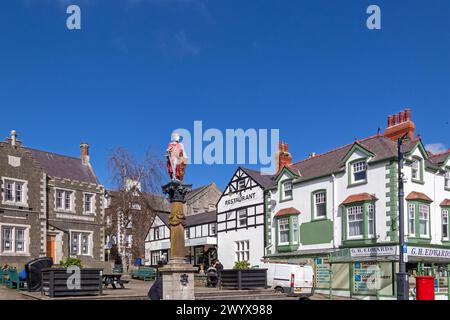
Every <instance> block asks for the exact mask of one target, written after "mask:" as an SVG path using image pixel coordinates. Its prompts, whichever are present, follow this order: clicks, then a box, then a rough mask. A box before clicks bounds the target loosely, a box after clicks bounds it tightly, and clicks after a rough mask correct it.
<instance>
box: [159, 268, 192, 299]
mask: <svg viewBox="0 0 450 320" xmlns="http://www.w3.org/2000/svg"><path fill="white" fill-rule="evenodd" d="M159 271H160V272H161V274H162V277H163V300H194V299H195V294H194V282H195V280H194V275H195V274H196V273H197V271H198V269H197V268H195V267H193V266H192V265H190V264H187V263H186V262H184V261H182V260H171V261H170V262H169V263H168V264H167V265H166V266H164V267H163V268H161V269H160V270H159Z"/></svg>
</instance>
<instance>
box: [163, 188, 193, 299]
mask: <svg viewBox="0 0 450 320" xmlns="http://www.w3.org/2000/svg"><path fill="white" fill-rule="evenodd" d="M191 189H192V186H191V185H186V184H183V183H182V182H181V181H171V182H170V183H169V184H167V185H165V186H163V192H164V193H165V194H167V195H168V196H169V201H170V203H171V212H170V217H169V225H170V259H169V263H168V264H167V266H165V267H164V268H161V269H160V272H161V273H162V277H163V300H194V299H195V295H194V281H195V280H194V274H195V273H197V268H194V267H192V265H190V264H188V263H187V262H186V260H185V252H186V249H185V243H184V227H185V225H186V214H185V212H184V211H185V209H184V203H185V202H186V200H185V196H186V194H187V193H188V192H189V191H190V190H191Z"/></svg>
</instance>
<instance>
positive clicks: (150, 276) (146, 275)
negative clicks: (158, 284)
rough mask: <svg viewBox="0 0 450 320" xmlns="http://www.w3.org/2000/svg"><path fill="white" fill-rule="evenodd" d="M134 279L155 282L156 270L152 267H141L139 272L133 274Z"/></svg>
mask: <svg viewBox="0 0 450 320" xmlns="http://www.w3.org/2000/svg"><path fill="white" fill-rule="evenodd" d="M131 277H132V278H133V279H142V280H144V281H147V280H155V278H156V269H155V268H152V267H139V268H138V269H137V270H135V271H132V272H131Z"/></svg>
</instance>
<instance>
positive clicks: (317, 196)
mask: <svg viewBox="0 0 450 320" xmlns="http://www.w3.org/2000/svg"><path fill="white" fill-rule="evenodd" d="M319 205H325V214H324V215H319ZM314 206H315V208H314V209H315V210H314V217H315V219H325V218H326V217H327V192H326V191H325V190H324V191H317V192H316V193H314Z"/></svg>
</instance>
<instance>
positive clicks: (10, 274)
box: [3, 269, 26, 290]
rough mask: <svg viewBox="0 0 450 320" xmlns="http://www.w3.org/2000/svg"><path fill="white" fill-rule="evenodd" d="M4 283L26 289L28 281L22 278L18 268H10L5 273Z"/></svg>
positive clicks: (11, 287) (15, 287)
mask: <svg viewBox="0 0 450 320" xmlns="http://www.w3.org/2000/svg"><path fill="white" fill-rule="evenodd" d="M3 278H4V280H3V281H4V283H5V284H6V286H7V287H8V288H10V289H17V290H26V285H25V284H26V281H24V280H20V277H19V273H18V272H17V270H16V269H8V270H7V271H6V274H5V272H4V273H3Z"/></svg>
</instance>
